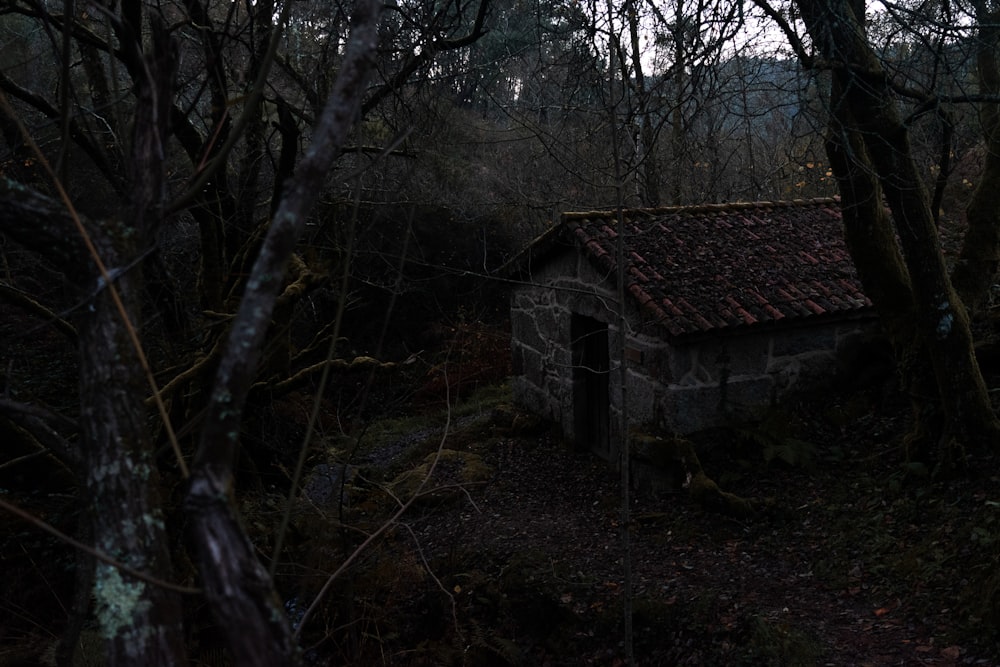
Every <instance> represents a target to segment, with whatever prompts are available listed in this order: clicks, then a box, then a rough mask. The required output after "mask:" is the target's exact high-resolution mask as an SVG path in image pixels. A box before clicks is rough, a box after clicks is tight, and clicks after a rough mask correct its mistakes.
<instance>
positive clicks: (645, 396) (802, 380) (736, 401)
mask: <svg viewBox="0 0 1000 667" xmlns="http://www.w3.org/2000/svg"><path fill="white" fill-rule="evenodd" d="M528 282H530V283H531V284H525V285H522V286H519V287H518V288H516V289H515V290H514V294H513V297H512V302H511V329H512V344H511V347H512V352H513V355H514V359H513V362H514V374H515V379H514V395H515V399H516V400H517V401H518V402H519V403H520V404H521V405H522V406H525V407H527V408H530V409H531V410H533V411H535V412H537V413H538V414H541V415H542V416H544V417H546V418H548V419H551V420H552V421H554V422H557V423H559V424H560V425H561V427H562V429H563V433H564V435H565V436H566V438H567V439H570V440H575V439H577V438H576V435H577V434H575V433H574V430H575V428H576V427H575V424H574V410H573V395H574V394H573V372H572V370H573V368H572V367H573V360H572V353H571V339H570V326H571V321H572V318H573V314H574V313H576V314H579V315H584V316H586V317H589V318H593V319H595V320H598V321H599V322H603V323H606V324H607V325H608V344H609V346H610V348H611V355H610V356H611V372H610V374H609V384H610V402H611V405H610V418H611V434H612V452H610V455H611V456H614V453H615V451H616V445H615V442H614V437H615V435H614V434H616V433H619V432H620V429H619V424H620V409H619V400H620V399H619V396H620V393H619V391H618V385H619V381H620V380H619V378H620V373H619V369H618V353H617V350H618V345H619V330H618V327H617V325H616V320H617V316H616V313H615V310H614V309H615V290H614V286H613V283H612V282H611V280H609V279H608V277H607V276H600V275H597V272H596V271H595V270H594V269H593V267H592V266H591V265H590V264H589V263H588V262H587V261H586V259H585V258H584V257H582V256H581V255H580V254H579V253H577V252H575V251H566V252H564V253H563V254H561V255H559V256H557V257H554V258H552V259H550V260H547V261H546V262H544V263H543V264H542V266H541V267H540V268H539V270H537V271H535V272H533V274H532V275H531V276H530V279H529V281H528ZM627 322H628V325H627V330H628V336H627V342H626V360H627V368H628V372H627V390H628V391H627V400H628V408H629V423H630V424H632V425H636V426H642V427H646V428H656V429H663V430H667V431H670V432H674V433H678V434H685V433H691V432H694V431H698V430H701V429H704V428H708V427H711V426H716V425H719V424H723V423H729V422H737V421H742V420H746V419H749V418H752V417H753V416H754V415H756V414H758V413H760V412H761V411H762V410H764V409H766V408H767V407H768V406H770V405H771V404H772V403H774V402H776V401H780V400H781V399H782V398H783V397H785V396H787V395H788V394H789V393H790V392H792V391H793V390H794V391H800V390H802V389H804V388H806V387H814V386H815V385H816V384H817V383H820V382H825V381H829V380H830V379H831V378H832V376H833V374H834V373H835V371H836V367H837V360H838V355H839V353H840V351H841V350H842V349H844V347H845V346H847V345H849V344H850V343H851V342H852V341H854V340H856V339H858V338H859V337H861V336H864V335H866V332H868V331H870V330H871V328H872V325H871V321H870V320H857V321H844V320H840V321H837V322H829V323H827V324H818V325H817V324H809V325H802V326H798V327H795V326H785V327H772V328H770V329H762V330H760V331H758V332H757V333H743V334H729V335H719V336H714V337H704V339H703V340H700V341H699V340H691V341H688V342H680V343H677V344H674V345H671V344H668V343H667V342H666V341H665V340H664V339H662V338H659V337H658V333H659V330H658V328H656V327H650V326H649V324H648V323H645V324H644V323H642V322H641V319H640V317H639V314H638V312H637V311H636V310H635V309H631V310H630V311H629V312H628V313H627Z"/></svg>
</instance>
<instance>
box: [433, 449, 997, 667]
mask: <svg viewBox="0 0 1000 667" xmlns="http://www.w3.org/2000/svg"><path fill="white" fill-rule="evenodd" d="M482 454H483V456H484V459H485V460H486V461H487V462H488V463H489V464H490V465H491V466H493V468H494V470H495V472H496V474H495V477H494V479H493V481H491V482H490V483H489V484H487V485H486V486H485V487H482V488H480V489H477V490H475V491H473V492H471V494H470V500H469V501H467V502H463V503H461V504H459V505H457V506H455V507H454V508H451V509H447V510H441V509H438V510H435V511H434V512H432V513H430V514H429V515H427V516H425V517H423V518H422V519H420V520H419V521H417V522H416V523H415V526H416V528H417V531H418V533H419V535H420V536H421V538H422V541H423V545H424V548H425V550H426V552H427V553H428V554H429V555H431V556H432V557H438V558H444V557H445V556H446V554H452V558H454V556H453V555H454V554H455V553H456V551H463V550H471V551H474V552H477V553H483V554H490V556H489V558H490V559H491V560H492V562H495V563H499V565H496V566H495V567H494V568H493V571H492V572H491V571H489V570H490V568H489V566H487V565H483V568H484V570H485V571H486V574H487V575H488V576H493V577H497V578H499V580H501V581H505V579H504V577H509V576H510V571H511V569H512V568H515V567H524V563H525V562H526V561H527V562H530V567H528V570H529V575H526V576H527V577H528V578H529V579H531V578H532V577H533V582H534V583H533V584H530V582H529V587H530V586H531V585H533V586H534V589H533V590H535V591H536V593H537V595H538V599H537V600H536V604H537V605H538V606H540V607H541V608H544V609H545V610H546V612H545V613H546V614H547V615H548V616H549V617H553V618H557V619H559V620H553V621H552V623H553V627H552V628H551V629H549V631H548V635H546V636H544V637H542V636H541V634H543V633H534V634H533V633H532V632H531V629H530V628H527V629H525V628H518V627H516V625H515V626H514V627H512V629H511V630H510V634H511V635H512V636H514V637H515V638H516V639H517V640H518V642H519V643H520V644H521V645H522V646H523V647H526V650H528V651H530V654H531V656H532V658H531V660H532V664H540V665H541V664H547V665H574V664H575V665H580V664H598V665H615V664H620V660H621V658H622V657H623V649H622V647H621V644H620V638H621V636H622V634H621V627H620V618H621V611H620V604H621V599H622V566H621V561H620V554H621V541H620V530H619V517H620V512H619V506H620V500H619V496H618V491H617V488H618V487H617V479H616V478H615V474H614V473H613V472H612V471H611V470H610V469H609V467H608V466H607V465H606V464H605V463H604V462H602V461H599V460H596V459H594V458H593V457H591V456H589V455H581V454H578V453H574V452H571V451H569V450H567V449H566V448H565V446H563V445H560V444H556V443H554V442H552V441H550V440H548V439H545V438H542V439H536V440H533V441H532V440H519V439H511V440H506V441H501V442H500V443H499V444H494V445H492V446H491V447H490V449H488V450H487V451H484V452H483V453H482ZM752 472H753V474H752V475H748V476H745V477H744V478H743V479H742V480H738V481H737V483H736V484H735V486H736V487H738V491H739V492H740V493H743V494H747V495H760V496H772V497H776V499H777V500H778V505H779V506H780V507H782V508H785V509H784V511H783V512H780V513H776V514H773V515H770V516H766V517H761V518H759V519H755V520H754V521H752V522H748V523H741V522H737V521H733V520H731V519H727V518H723V517H718V516H714V515H710V514H706V513H705V512H704V511H702V510H701V509H699V508H698V507H696V506H695V505H694V504H693V503H692V502H691V501H690V500H689V499H688V497H687V496H686V495H685V494H683V493H680V494H676V495H669V496H666V497H663V498H660V499H656V500H654V499H649V498H640V499H637V500H636V501H635V503H634V505H633V507H632V514H633V517H634V520H633V532H632V535H633V541H632V548H633V558H632V563H633V580H634V582H635V610H636V614H635V629H634V632H635V647H636V648H635V651H636V658H637V660H638V662H639V664H641V665H720V664H726V665H738V664H748V665H749V664H754V665H758V664H773V665H811V664H817V665H837V666H849V665H859V666H881V665H954V664H981V665H988V664H1000V653H998V654H997V655H996V656H993V658H989V659H988V658H981V657H975V656H974V655H972V654H971V652H970V651H969V650H967V649H965V648H963V647H960V646H955V645H950V644H948V643H946V642H944V643H943V640H942V639H940V638H939V637H936V636H935V635H934V630H933V628H937V627H939V625H940V623H939V621H940V619H937V620H935V619H931V620H930V621H928V622H915V621H914V620H913V618H912V616H911V615H910V611H911V610H910V609H909V608H908V606H907V601H906V600H901V599H898V598H897V597H893V595H892V594H890V593H889V591H887V590H883V587H880V585H879V583H878V581H879V579H878V578H877V577H876V578H872V577H870V576H869V571H870V570H871V569H872V568H877V567H878V563H872V562H869V558H868V557H867V556H866V555H865V550H864V549H863V548H860V547H859V548H858V549H857V550H854V551H853V552H852V549H851V548H850V544H849V542H848V543H847V546H845V541H844V539H843V535H841V534H839V533H840V531H841V530H842V527H843V526H845V525H849V523H850V522H851V521H852V516H856V517H857V520H858V521H861V519H862V518H865V517H866V516H867V514H864V512H865V506H864V504H865V503H868V502H870V500H868V499H866V498H864V497H862V496H860V495H859V496H858V506H857V507H852V506H850V503H849V502H848V503H841V504H835V505H833V506H831V501H830V498H831V497H833V495H834V494H832V493H831V492H830V490H829V488H828V485H830V484H838V483H842V482H843V480H842V479H839V478H838V477H837V476H836V475H831V474H825V475H824V474H817V473H815V472H813V473H810V474H806V473H804V472H802V471H795V470H788V469H782V468H780V467H778V466H771V467H768V468H766V469H764V472H763V474H761V473H760V470H755V471H752ZM473 503H474V506H473ZM845 522H847V523H845ZM859 534H862V535H863V534H864V533H863V532H862V533H859ZM459 589H461V592H460V593H457V594H456V595H455V599H456V605H457V607H458V608H459V610H460V612H463V613H467V614H475V613H476V611H477V607H476V605H475V604H471V603H470V604H467V603H466V602H467V600H468V599H472V598H475V597H476V596H477V595H479V593H478V592H477V590H476V589H475V587H465V588H462V587H461V586H459V588H457V589H456V590H459ZM508 589H509V592H511V596H516V595H517V594H518V593H519V592H522V591H521V589H515V588H514V587H508ZM505 595H506V594H505ZM942 613H943V614H945V615H947V613H948V610H947V609H945V610H943V611H942ZM519 632H520V633H521V634H520V635H519V634H518V633H519ZM553 637H556V638H555V639H553ZM994 658H995V659H996V660H995V659H994Z"/></svg>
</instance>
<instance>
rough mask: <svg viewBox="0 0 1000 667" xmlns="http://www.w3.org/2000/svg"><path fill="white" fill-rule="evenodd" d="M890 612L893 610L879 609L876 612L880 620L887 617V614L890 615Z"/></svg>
mask: <svg viewBox="0 0 1000 667" xmlns="http://www.w3.org/2000/svg"><path fill="white" fill-rule="evenodd" d="M890 611H892V610H891V609H889V608H888V607H879V608H878V609H876V610H875V615H876V616H878V617H879V618H882V617H883V616H885V615H886V614H888V613H889V612H890Z"/></svg>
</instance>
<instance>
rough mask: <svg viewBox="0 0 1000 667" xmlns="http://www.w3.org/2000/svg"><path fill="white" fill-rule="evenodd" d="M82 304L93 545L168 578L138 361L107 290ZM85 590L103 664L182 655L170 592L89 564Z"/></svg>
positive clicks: (124, 285)
mask: <svg viewBox="0 0 1000 667" xmlns="http://www.w3.org/2000/svg"><path fill="white" fill-rule="evenodd" d="M130 283H131V281H130V280H129V279H127V278H123V279H121V280H119V281H118V283H117V287H118V289H119V291H120V293H122V295H123V297H124V298H125V303H129V302H131V300H132V299H131V294H130V292H131V291H132V287H131V285H130ZM91 309H92V310H91ZM88 310H90V312H88V314H87V316H86V317H85V318H84V320H83V321H82V322H81V323H80V324H79V341H80V347H79V349H80V424H81V429H82V443H81V448H82V450H83V456H84V465H83V468H84V488H85V489H86V495H87V498H88V499H89V501H90V502H89V508H88V509H89V512H90V522H91V524H92V526H93V536H94V542H95V544H94V546H95V547H96V548H97V549H98V550H99V551H102V552H103V553H105V554H107V555H109V556H111V557H112V558H115V559H116V560H119V561H121V562H122V563H124V564H126V565H128V566H130V567H132V568H133V569H136V570H139V571H142V572H145V573H148V574H149V575H151V576H153V577H156V578H157V579H160V580H164V581H169V580H171V579H172V576H173V573H172V568H171V563H170V552H169V545H170V540H168V539H167V534H166V529H165V526H164V523H163V514H162V511H161V504H160V497H159V475H158V473H157V470H156V466H155V465H154V462H153V461H152V443H151V442H150V440H149V435H148V433H147V424H146V419H147V417H146V409H145V406H144V405H143V398H144V397H145V396H146V394H147V393H148V390H147V386H146V383H145V378H144V376H143V372H142V365H141V364H140V363H139V361H138V359H137V358H136V353H135V349H134V348H133V346H132V343H131V340H130V339H129V336H128V334H127V332H126V330H125V324H124V323H123V322H122V319H121V317H120V315H119V313H118V311H117V308H116V306H115V305H114V304H113V303H112V299H111V297H110V295H109V294H108V291H107V290H103V291H102V292H101V293H100V294H99V295H98V296H97V297H96V298H95V299H94V300H93V301H92V302H91V304H90V305H89V306H88ZM130 311H131V312H134V310H133V309H130ZM93 595H94V603H95V605H96V614H97V620H98V622H99V625H100V630H101V633H102V635H103V636H104V637H105V639H107V641H108V649H107V656H108V664H109V665H137V666H138V665H182V664H186V663H185V659H186V658H185V652H184V642H183V637H184V634H183V628H182V622H181V618H182V616H181V605H180V600H179V598H178V594H177V593H175V592H171V591H168V590H165V589H164V588H162V587H160V586H157V585H154V584H151V583H148V582H146V581H140V580H138V579H135V578H133V577H131V576H130V575H128V574H127V573H125V572H122V571H119V570H118V569H116V568H114V567H112V566H110V565H107V564H105V563H98V564H97V570H96V577H95V581H94V588H93Z"/></svg>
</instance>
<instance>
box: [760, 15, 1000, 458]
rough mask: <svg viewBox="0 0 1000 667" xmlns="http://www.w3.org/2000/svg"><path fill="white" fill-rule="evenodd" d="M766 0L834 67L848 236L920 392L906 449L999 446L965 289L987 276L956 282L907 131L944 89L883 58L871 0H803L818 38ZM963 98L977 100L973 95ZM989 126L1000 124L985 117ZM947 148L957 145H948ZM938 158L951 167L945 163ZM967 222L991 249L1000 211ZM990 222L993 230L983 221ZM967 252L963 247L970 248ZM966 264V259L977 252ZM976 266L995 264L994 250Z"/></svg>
mask: <svg viewBox="0 0 1000 667" xmlns="http://www.w3.org/2000/svg"><path fill="white" fill-rule="evenodd" d="M758 4H761V5H762V6H764V7H765V8H766V9H767V11H768V13H769V14H770V15H771V17H772V18H773V19H775V20H776V21H777V22H778V23H779V24H780V25H781V26H782V27H783V29H784V30H785V32H786V35H788V37H789V39H790V41H791V44H792V46H793V48H794V49H795V50H796V53H797V54H798V55H799V57H800V59H801V60H802V62H803V63H804V64H805V65H806V66H807V67H811V68H813V69H816V70H821V71H823V72H824V75H825V76H826V77H828V79H827V80H828V81H829V97H828V102H827V104H828V109H827V113H828V119H829V121H828V122H829V129H828V135H827V153H828V155H829V157H830V162H831V165H832V166H833V170H834V172H835V174H836V176H837V179H838V182H839V189H840V193H841V197H842V200H843V210H844V222H845V233H846V237H847V241H848V244H849V246H850V248H851V252H852V255H853V257H854V259H855V263H856V264H857V266H858V270H859V272H860V273H861V276H862V279H863V281H864V284H865V287H866V289H867V290H868V291H869V294H870V296H871V297H872V299H873V301H875V303H876V305H877V307H878V309H879V313H880V315H881V317H882V321H883V324H884V325H885V327H886V329H887V331H888V333H889V335H890V337H891V338H892V340H893V342H894V345H895V348H896V351H897V357H898V359H899V363H900V367H901V371H902V374H903V377H904V381H905V383H906V385H907V388H908V389H909V391H910V393H911V395H912V396H913V398H914V403H915V407H916V414H917V417H918V420H917V427H916V430H915V432H914V433H912V434H911V436H910V438H909V444H910V449H909V453H910V455H911V456H913V457H915V458H916V459H917V460H923V461H927V460H928V458H930V459H932V460H933V462H934V463H936V464H937V465H938V466H941V467H951V466H955V465H959V466H961V465H964V464H965V463H966V456H967V454H969V453H970V452H972V451H974V450H972V449H967V447H969V446H970V445H973V444H979V445H989V446H994V445H995V443H996V436H997V434H998V423H997V420H996V418H995V416H994V414H993V411H992V407H991V405H990V401H989V395H988V392H987V389H986V385H985V383H984V381H983V378H982V375H981V373H980V370H979V366H978V364H977V361H976V357H975V353H974V350H973V339H972V334H971V331H970V326H969V313H968V310H967V307H966V300H963V298H962V297H963V296H965V297H966V298H967V299H968V300H969V302H970V303H973V304H975V303H976V302H977V301H981V300H982V287H979V288H975V287H971V284H972V283H973V282H975V281H973V280H969V279H968V278H966V279H963V284H964V285H966V287H965V288H963V291H964V292H965V294H964V295H960V294H959V292H958V291H957V290H956V288H955V286H954V285H953V283H952V280H951V278H950V276H949V273H948V268H947V266H946V264H945V260H944V257H943V254H942V248H941V244H940V238H939V235H938V229H937V217H936V213H937V212H936V211H935V210H934V209H933V208H932V199H933V198H932V195H931V190H929V189H928V188H927V186H926V181H925V175H924V172H923V171H922V170H921V169H920V167H919V165H918V161H917V158H916V152H915V149H914V145H913V143H912V141H911V135H912V130H911V127H912V125H913V123H914V120H915V119H917V118H919V117H920V116H921V115H923V114H924V113H925V112H926V111H927V110H931V109H935V108H938V107H939V106H940V105H942V104H943V103H944V102H945V101H946V99H945V98H944V96H942V95H940V94H939V91H937V90H936V89H933V88H929V89H927V88H925V89H921V88H919V87H917V86H915V85H908V84H912V83H913V82H912V81H907V80H905V79H901V78H900V75H899V72H894V71H892V70H890V69H889V68H888V67H887V66H886V63H885V62H884V61H883V60H882V59H880V57H879V56H878V54H877V53H876V50H875V46H874V43H873V41H872V40H871V38H870V37H869V35H868V26H867V23H866V16H865V6H864V3H863V2H857V1H851V0H843V1H839V2H811V1H806V0H802V1H799V2H796V3H795V7H796V9H797V10H798V12H800V13H801V18H802V21H803V22H804V24H805V27H806V29H807V31H808V35H809V37H810V38H811V48H810V45H809V44H807V43H805V42H804V41H801V40H800V39H799V38H798V36H797V35H796V33H795V32H794V28H793V26H792V25H791V24H790V23H788V22H787V21H786V20H785V19H784V18H783V15H782V14H781V13H780V12H778V11H777V10H776V9H774V8H772V7H770V6H768V5H767V4H766V3H763V2H759V3H758ZM892 7H893V10H894V11H898V12H900V14H901V15H902V16H903V17H905V19H906V21H911V20H913V17H914V16H916V14H915V13H911V12H910V11H909V10H907V9H906V8H905V7H901V6H892ZM979 18H984V16H980V17H979ZM936 25H937V26H939V27H940V26H943V25H946V24H945V23H944V22H943V21H942V23H939V24H936ZM949 25H950V22H949ZM950 29H951V28H950V27H949V28H948V30H950ZM988 39H989V38H988V35H987V43H988ZM937 44H938V46H936V47H934V43H933V40H932V43H931V46H932V47H934V48H933V49H932V52H933V53H935V54H936V55H935V59H934V63H936V67H937V68H938V69H937V70H935V71H940V65H941V63H942V62H943V61H942V60H941V58H942V57H943V54H944V53H945V49H944V48H943V44H944V42H943V41H938V42H937ZM988 60H989V59H988V58H987V59H986V61H987V62H986V65H987V66H988V64H989V63H988ZM981 62H982V61H981ZM985 73H986V75H987V77H986V78H984V79H983V81H984V82H985V83H986V85H987V86H989V85H990V84H989V79H988V75H989V69H988V67H987V71H986V72H985ZM935 78H936V77H935V76H933V75H932V76H931V77H930V80H931V81H933V80H935ZM964 99H965V101H966V102H971V101H973V97H971V96H965V97H964ZM950 101H951V102H955V101H958V100H955V99H954V98H952V99H951V100H950ZM905 102H909V103H911V104H912V111H911V112H910V113H909V115H904V114H903V112H901V111H900V109H901V108H902V103H905ZM986 127H987V128H991V127H992V126H991V124H990V123H989V122H987V125H986ZM989 132H990V133H992V130H991V129H990V130H989ZM946 146H947V144H946ZM943 152H944V154H946V155H947V154H949V153H950V146H947V148H946V150H945V151H943ZM940 170H941V172H946V171H947V164H944V165H941V169H940ZM981 176H982V177H983V178H984V179H987V180H984V181H983V183H982V186H981V187H985V188H987V189H990V190H995V189H996V184H995V183H993V182H992V180H989V179H991V178H992V174H991V173H990V172H988V171H984V172H982V174H981ZM980 196H982V195H980ZM974 210H975V209H974ZM970 223H972V224H973V228H972V230H971V231H970V237H969V238H973V239H975V238H977V237H978V239H979V241H978V242H981V241H982V240H983V239H984V238H986V239H987V240H988V239H990V238H992V239H993V241H992V243H993V246H994V247H993V249H992V250H991V249H990V244H989V243H987V244H986V247H985V248H984V249H983V250H981V251H980V252H979V257H980V258H983V255H984V254H985V256H986V258H988V257H989V256H991V255H993V254H994V253H995V236H994V233H995V227H996V225H997V219H996V217H995V211H994V212H993V214H992V215H990V216H982V215H980V216H979V217H978V219H977V218H975V217H974V216H970ZM990 228H993V231H987V230H989V229H990ZM984 233H985V234H986V236H985V237H984V236H980V234H984ZM974 242H976V241H974ZM969 252H970V250H969V249H968V248H967V249H966V251H965V256H966V258H968V255H969ZM964 264H965V267H966V268H965V269H964V270H965V271H968V270H969V269H970V268H971V263H969V262H965V263H964ZM960 266H962V264H960ZM992 268H995V265H994V266H993V267H992ZM976 270H977V271H981V272H983V275H992V274H991V270H992V269H991V268H990V264H989V263H988V262H987V263H980V264H979V265H978V267H977V269H976ZM980 284H981V283H980ZM977 292H978V293H979V294H978V296H977Z"/></svg>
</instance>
